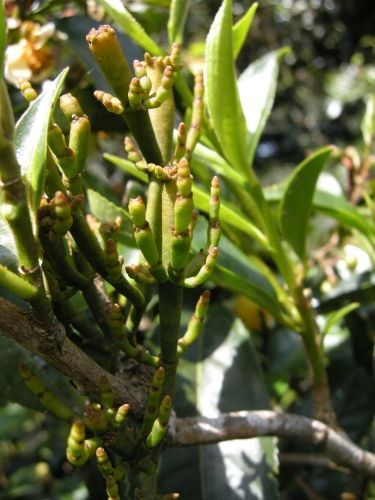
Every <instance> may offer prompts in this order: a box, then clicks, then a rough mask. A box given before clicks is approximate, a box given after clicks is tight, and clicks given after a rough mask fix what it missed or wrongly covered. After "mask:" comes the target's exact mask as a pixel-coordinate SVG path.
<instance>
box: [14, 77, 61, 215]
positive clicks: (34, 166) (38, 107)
mask: <svg viewBox="0 0 375 500" xmlns="http://www.w3.org/2000/svg"><path fill="white" fill-rule="evenodd" d="M67 73H68V68H66V69H64V70H63V71H62V72H61V73H60V74H59V75H58V76H57V78H56V79H55V80H54V81H53V82H52V83H51V84H50V85H48V87H47V88H46V89H45V90H44V91H43V92H42V93H41V94H40V96H39V97H38V98H37V99H36V100H35V101H34V102H32V103H31V104H30V106H29V107H28V109H27V110H26V111H25V113H24V114H23V115H22V116H21V118H20V119H19V120H18V123H17V125H16V130H15V138H14V143H15V148H16V155H17V160H18V163H19V164H20V166H21V171H22V175H23V176H24V177H25V178H26V180H27V182H28V187H29V190H30V191H29V197H30V205H31V209H32V210H33V211H34V212H35V211H36V210H37V208H38V207H39V202H40V198H41V196H42V193H43V188H44V175H45V160H46V153H47V133H48V128H49V123H50V119H51V117H52V114H53V110H54V107H55V105H56V102H57V99H58V98H59V96H60V93H61V91H62V87H63V84H64V80H65V77H66V75H67Z"/></svg>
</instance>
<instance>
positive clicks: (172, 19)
mask: <svg viewBox="0 0 375 500" xmlns="http://www.w3.org/2000/svg"><path fill="white" fill-rule="evenodd" d="M189 4H190V0H172V1H171V6H170V11H169V19H168V40H169V43H170V44H172V43H173V42H176V43H179V44H182V42H183V34H184V27H185V22H186V17H187V13H188V10H189Z"/></svg>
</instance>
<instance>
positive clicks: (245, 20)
mask: <svg viewBox="0 0 375 500" xmlns="http://www.w3.org/2000/svg"><path fill="white" fill-rule="evenodd" d="M258 5H259V4H258V2H255V3H253V5H251V6H250V7H249V8H248V9H247V11H246V13H245V14H244V15H243V16H242V17H241V19H240V20H239V21H237V22H236V24H235V25H234V26H233V30H232V36H233V59H237V56H238V54H239V53H240V50H241V49H242V46H243V44H244V42H245V40H246V37H247V35H248V33H249V30H250V27H251V24H252V22H253V19H254V15H255V12H256V10H257V8H258Z"/></svg>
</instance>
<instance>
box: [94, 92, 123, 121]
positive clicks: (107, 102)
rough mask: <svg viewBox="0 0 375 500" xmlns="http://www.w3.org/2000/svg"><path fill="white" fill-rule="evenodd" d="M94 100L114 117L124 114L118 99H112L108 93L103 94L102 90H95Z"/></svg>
mask: <svg viewBox="0 0 375 500" xmlns="http://www.w3.org/2000/svg"><path fill="white" fill-rule="evenodd" d="M94 96H95V98H96V99H97V100H98V101H99V102H101V103H102V104H103V106H104V107H105V108H106V110H107V111H109V112H110V113H114V114H115V115H121V114H122V113H123V112H124V107H123V105H122V104H121V101H120V99H117V97H114V96H113V95H111V94H109V93H108V92H103V91H102V90H95V92H94Z"/></svg>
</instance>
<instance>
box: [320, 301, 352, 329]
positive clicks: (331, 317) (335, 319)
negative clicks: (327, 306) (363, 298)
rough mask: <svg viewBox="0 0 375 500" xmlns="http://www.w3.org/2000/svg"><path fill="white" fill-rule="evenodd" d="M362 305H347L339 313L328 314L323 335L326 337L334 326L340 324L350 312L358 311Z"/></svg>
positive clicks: (338, 310)
mask: <svg viewBox="0 0 375 500" xmlns="http://www.w3.org/2000/svg"><path fill="white" fill-rule="evenodd" d="M360 305H361V304H360V303H359V302H352V303H351V304H347V305H346V306H344V307H341V308H340V309H337V311H334V312H332V313H330V314H328V316H327V318H326V323H325V325H324V328H323V329H322V333H323V335H326V334H327V333H328V332H329V331H330V329H331V328H332V327H333V325H336V324H337V323H339V322H340V321H341V320H342V319H344V318H345V316H346V315H347V314H349V313H350V312H352V311H354V310H355V309H358V307H360Z"/></svg>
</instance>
